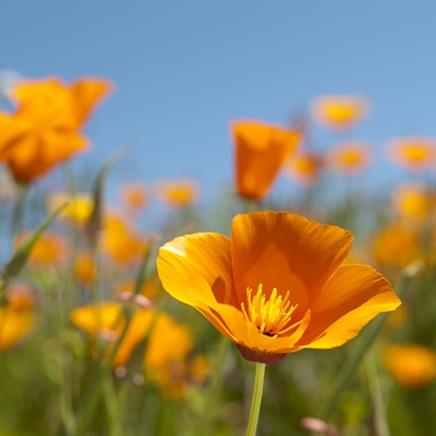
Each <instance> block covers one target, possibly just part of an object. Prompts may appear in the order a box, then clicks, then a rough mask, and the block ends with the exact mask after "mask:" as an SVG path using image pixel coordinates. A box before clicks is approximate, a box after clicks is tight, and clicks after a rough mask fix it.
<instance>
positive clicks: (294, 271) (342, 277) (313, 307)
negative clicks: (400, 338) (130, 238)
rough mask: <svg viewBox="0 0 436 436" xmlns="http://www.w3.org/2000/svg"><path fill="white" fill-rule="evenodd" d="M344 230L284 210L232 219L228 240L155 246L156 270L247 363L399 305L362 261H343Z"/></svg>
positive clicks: (318, 342)
mask: <svg viewBox="0 0 436 436" xmlns="http://www.w3.org/2000/svg"><path fill="white" fill-rule="evenodd" d="M351 242H352V235H351V234H350V233H349V232H347V231H345V230H343V229H341V228H339V227H335V226H328V225H322V224H319V223H317V222H315V221H310V220H308V219H306V218H304V217H302V216H299V215H294V214H289V213H285V212H256V213H249V214H243V215H237V216H236V217H235V218H234V219H233V224H232V236H231V239H229V238H228V237H226V236H224V235H221V234H218V233H196V234H191V235H186V236H181V237H178V238H176V239H175V240H173V241H171V242H168V243H166V244H165V245H164V246H163V247H161V249H160V252H159V256H158V259H157V268H158V274H159V277H160V279H161V281H162V284H163V287H164V289H166V291H167V292H168V293H170V294H171V295H172V296H173V297H174V298H176V299H178V300H180V301H181V302H183V303H186V304H189V305H191V306H193V307H195V308H196V309H197V310H198V311H200V312H201V313H202V314H203V315H204V316H205V317H206V318H207V319H208V320H209V321H210V322H211V323H212V324H213V325H214V326H215V327H216V328H217V329H218V330H219V331H220V332H221V333H223V334H224V335H225V336H226V337H227V338H229V339H230V340H232V341H233V342H235V343H236V344H237V345H238V346H239V349H240V351H241V353H242V354H243V356H244V357H246V358H247V359H249V360H253V361H257V362H266V363H270V362H273V361H277V360H280V359H281V358H283V357H284V356H285V355H286V353H290V352H294V351H298V350H300V349H303V348H333V347H337V346H340V345H342V344H344V343H345V342H347V341H349V340H350V339H352V338H353V337H355V336H356V335H357V334H358V332H359V331H360V329H362V328H363V327H364V326H365V325H366V324H367V323H368V322H369V321H370V320H371V319H373V318H374V317H375V316H376V315H378V314H379V313H380V312H389V311H393V310H394V309H396V308H397V307H398V306H399V305H400V300H399V299H398V298H397V296H396V295H395V293H394V291H393V290H392V287H391V285H390V284H389V282H388V281H387V280H386V279H385V278H384V277H383V276H382V275H380V274H379V273H378V272H377V271H375V270H374V269H373V268H371V267H370V266H367V265H358V264H344V261H345V259H346V258H347V256H348V254H349V251H350V249H351Z"/></svg>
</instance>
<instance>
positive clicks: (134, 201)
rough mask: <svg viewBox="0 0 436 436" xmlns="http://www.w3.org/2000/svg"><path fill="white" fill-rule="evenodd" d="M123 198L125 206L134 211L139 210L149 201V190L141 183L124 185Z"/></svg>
mask: <svg viewBox="0 0 436 436" xmlns="http://www.w3.org/2000/svg"><path fill="white" fill-rule="evenodd" d="M121 199H122V201H123V204H124V206H125V207H126V208H127V209H128V210H130V211H132V212H139V211H140V210H142V209H144V207H145V206H146V205H147V203H148V195H147V191H146V189H145V187H144V186H142V185H139V184H130V185H125V186H123V187H122V189H121Z"/></svg>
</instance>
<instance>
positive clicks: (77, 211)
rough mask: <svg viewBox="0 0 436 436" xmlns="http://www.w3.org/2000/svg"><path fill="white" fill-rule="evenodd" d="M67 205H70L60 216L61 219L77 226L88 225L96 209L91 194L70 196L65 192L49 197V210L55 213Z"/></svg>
mask: <svg viewBox="0 0 436 436" xmlns="http://www.w3.org/2000/svg"><path fill="white" fill-rule="evenodd" d="M65 203H68V205H67V206H66V207H65V208H64V209H63V210H62V212H61V213H60V214H59V218H60V219H63V220H65V221H69V222H71V223H73V224H74V225H76V226H83V225H85V224H87V223H88V221H89V219H90V218H91V214H92V210H93V208H94V204H93V200H92V196H91V194H87V193H80V194H75V195H68V194H66V193H64V192H57V193H55V194H52V195H51V196H50V197H49V199H48V208H49V210H50V211H54V210H56V209H58V208H59V207H60V206H61V205H62V204H65Z"/></svg>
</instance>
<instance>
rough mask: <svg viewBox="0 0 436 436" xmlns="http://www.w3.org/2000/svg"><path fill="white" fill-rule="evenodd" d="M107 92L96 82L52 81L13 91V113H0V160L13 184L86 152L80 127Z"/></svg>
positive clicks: (105, 84)
mask: <svg viewBox="0 0 436 436" xmlns="http://www.w3.org/2000/svg"><path fill="white" fill-rule="evenodd" d="M109 90H110V84H109V83H108V82H106V81H103V80H99V79H80V80H77V81H76V82H74V83H72V84H71V85H68V84H65V83H63V82H62V81H61V80H59V79H57V78H48V79H44V80H41V81H28V82H21V83H20V84H18V85H17V86H16V87H15V89H14V90H13V101H14V102H15V104H16V110H15V112H14V113H12V114H7V113H0V132H1V134H0V160H2V161H4V162H6V163H7V165H8V167H9V169H10V171H11V172H12V174H13V176H14V178H15V180H16V181H17V182H20V183H29V182H32V181H33V180H35V179H37V178H38V177H40V176H42V175H44V174H46V173H47V172H48V171H50V170H51V169H52V168H53V167H54V166H56V165H58V164H59V163H62V162H64V161H65V160H67V159H69V158H70V157H71V156H73V155H74V154H76V153H77V152H79V151H82V150H84V149H86V148H87V143H88V141H87V139H86V138H85V137H84V136H83V134H82V133H81V131H80V129H81V127H82V126H83V124H84V123H85V121H86V120H87V118H88V117H89V115H90V113H91V111H92V109H93V108H94V106H95V105H96V104H97V102H98V101H99V100H100V99H101V98H102V97H103V96H104V95H106V94H107V93H108V92H109Z"/></svg>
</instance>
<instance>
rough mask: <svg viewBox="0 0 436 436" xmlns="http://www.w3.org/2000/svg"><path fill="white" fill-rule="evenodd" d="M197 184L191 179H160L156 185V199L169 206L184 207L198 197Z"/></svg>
mask: <svg viewBox="0 0 436 436" xmlns="http://www.w3.org/2000/svg"><path fill="white" fill-rule="evenodd" d="M198 193H199V189H198V185H197V184H196V183H195V182H194V181H193V180H162V181H160V182H158V183H157V185H156V194H157V197H158V199H159V200H160V201H161V202H162V203H164V204H166V205H167V206H169V207H174V208H185V207H188V206H191V205H192V204H194V203H195V202H196V201H197V198H198Z"/></svg>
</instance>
